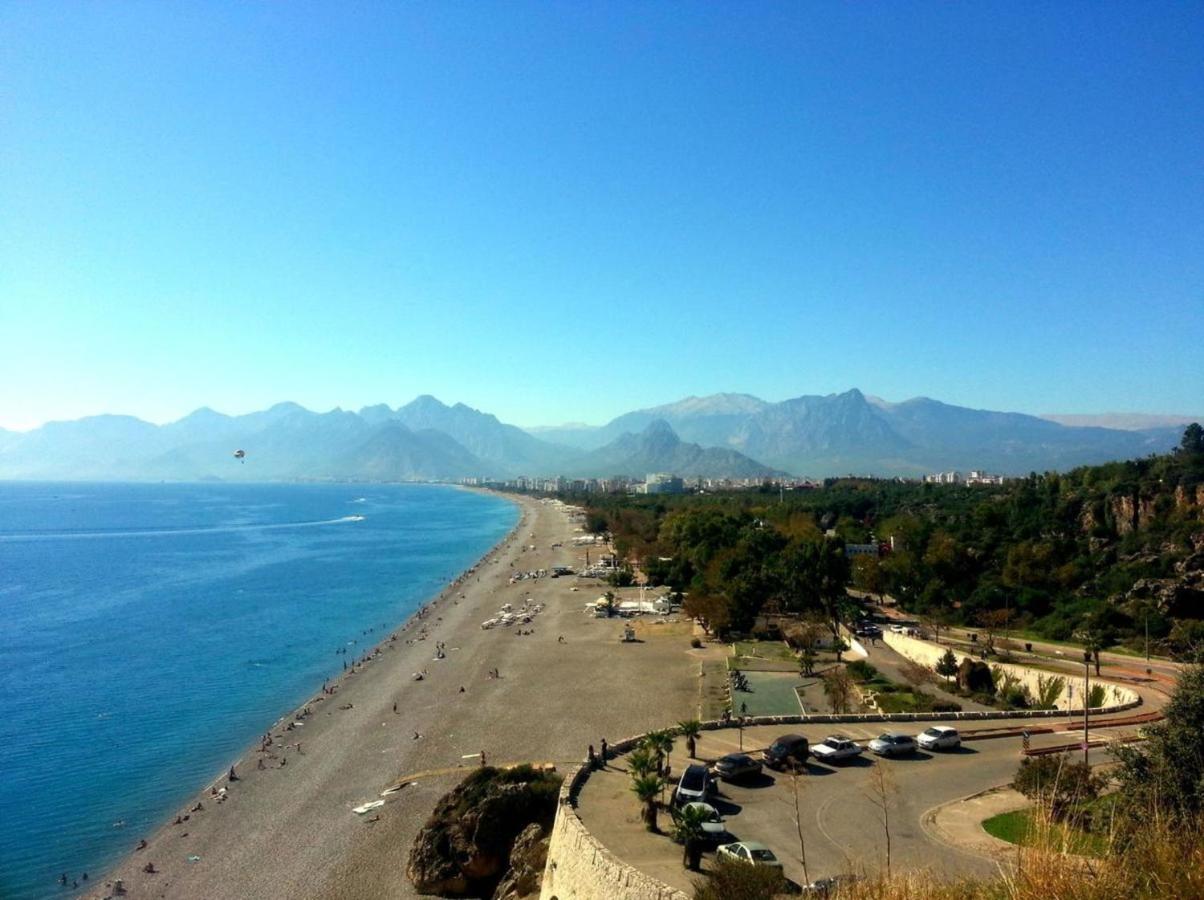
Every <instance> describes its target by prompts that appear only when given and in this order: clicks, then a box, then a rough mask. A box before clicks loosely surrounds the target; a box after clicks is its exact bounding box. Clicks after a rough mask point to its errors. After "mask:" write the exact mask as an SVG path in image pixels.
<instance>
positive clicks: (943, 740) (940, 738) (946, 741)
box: [916, 725, 962, 750]
mask: <svg viewBox="0 0 1204 900" xmlns="http://www.w3.org/2000/svg"><path fill="white" fill-rule="evenodd" d="M916 743H917V744H919V745H920V746H921V747H923V748H924V749H925V750H952V749H953V748H955V747H960V746H961V745H962V736H961V735H960V734H958V733H957V729H956V728H953V727H951V726H949V725H933V726H932V727H931V728H925V729H924V730H923V731H921V732H920V733H919V734H918V735H916Z"/></svg>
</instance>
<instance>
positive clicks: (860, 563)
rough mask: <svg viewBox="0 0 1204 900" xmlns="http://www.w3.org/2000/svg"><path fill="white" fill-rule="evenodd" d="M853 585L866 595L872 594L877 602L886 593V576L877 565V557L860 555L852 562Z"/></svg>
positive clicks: (880, 600)
mask: <svg viewBox="0 0 1204 900" xmlns="http://www.w3.org/2000/svg"><path fill="white" fill-rule="evenodd" d="M853 584H854V585H856V586H857V587H858V588H860V589H861V590H863V591H865V592H866V593H867V594H874V595H876V596H877V597H878V602H879V603H881V602H882V595H883V594H884V593H885V592H886V575H885V573H884V572H883V571H882V566H881V565H879V563H878V557H876V556H869V555H864V554H863V555H861V556H858V557H857V558H856V559H855V560H853Z"/></svg>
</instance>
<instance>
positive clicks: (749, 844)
mask: <svg viewBox="0 0 1204 900" xmlns="http://www.w3.org/2000/svg"><path fill="white" fill-rule="evenodd" d="M715 853H716V854H717V855H718V856H722V857H723V858H724V859H734V860H737V861H739V862H742V863H748V864H749V865H753V866H772V867H773V868H775V869H780V868H782V862H781V860H779V859H778V858H777V857H776V856H774V855H773V851H772V850H770V849H769V848H768V847H766V846H765V845H764V844H761V843H758V842H757V841H739V842H737V843H735V844H723V845H721V846H720V847H719V849H717V850H716V851H715Z"/></svg>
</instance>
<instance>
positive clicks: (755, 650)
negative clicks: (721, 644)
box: [732, 641, 794, 663]
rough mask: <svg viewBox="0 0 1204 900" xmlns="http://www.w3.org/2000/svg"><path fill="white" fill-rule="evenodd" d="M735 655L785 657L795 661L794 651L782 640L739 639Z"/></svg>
mask: <svg viewBox="0 0 1204 900" xmlns="http://www.w3.org/2000/svg"><path fill="white" fill-rule="evenodd" d="M733 650H734V652H733V653H732V655H733V656H755V657H759V658H760V659H784V660H787V661H789V662H792V663H793V662H794V651H793V650H791V649H790V648H789V647H787V646H786V645H785V644H784V643H782V642H781V641H737V642H736V643H735V645H734V646H733Z"/></svg>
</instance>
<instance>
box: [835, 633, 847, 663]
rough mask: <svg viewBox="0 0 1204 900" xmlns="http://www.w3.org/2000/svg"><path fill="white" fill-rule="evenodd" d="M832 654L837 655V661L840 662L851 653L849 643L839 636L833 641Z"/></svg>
mask: <svg viewBox="0 0 1204 900" xmlns="http://www.w3.org/2000/svg"><path fill="white" fill-rule="evenodd" d="M832 652H833V653H835V654H836V661H837V662H840V661H841V659H840V658H841V657H842V656H843V655H844V654H846V653H848V652H849V642H848V641H846V640H845V639H844V638H843V637H841V636H840V635H839V634H837V635H836V637H835V638H833V640H832Z"/></svg>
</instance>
